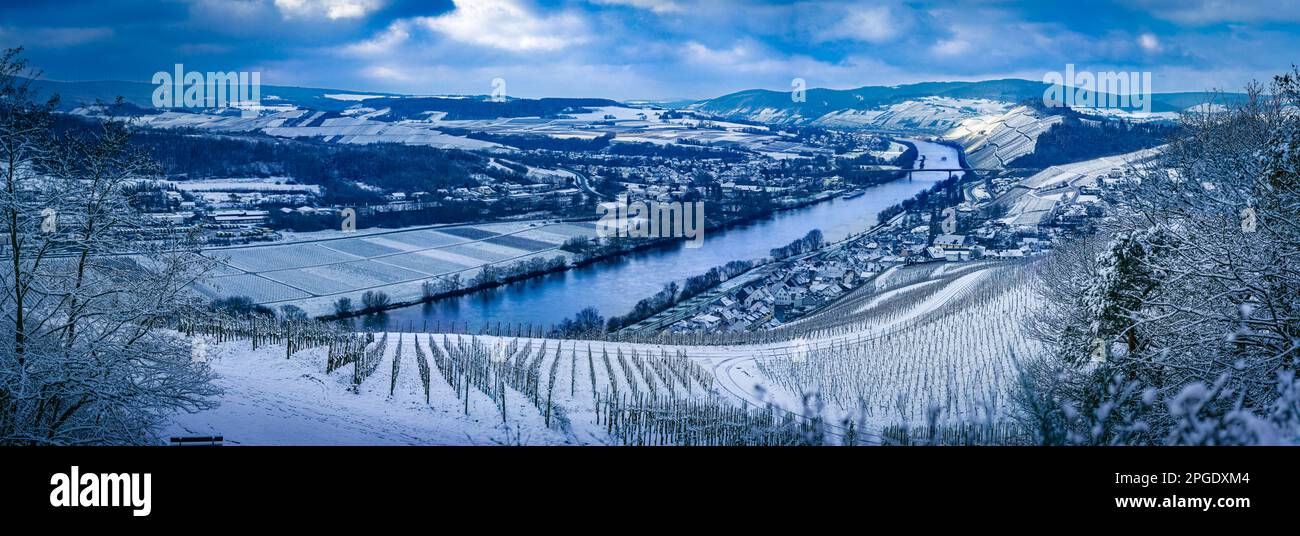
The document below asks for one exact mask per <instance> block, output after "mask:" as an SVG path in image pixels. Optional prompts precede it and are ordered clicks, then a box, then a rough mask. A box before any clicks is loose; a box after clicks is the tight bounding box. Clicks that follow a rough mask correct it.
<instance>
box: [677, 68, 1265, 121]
mask: <svg viewBox="0 0 1300 536" xmlns="http://www.w3.org/2000/svg"><path fill="white" fill-rule="evenodd" d="M1050 87H1051V86H1050V85H1049V84H1045V83H1043V82H1035V81H1032V80H1022V79H1015V78H1008V79H1002V80H986V81H980V82H922V83H917V84H907V85H901V86H864V87H860V88H856V89H824V88H814V89H809V90H807V91H806V92H805V94H804V97H805V99H804V100H803V101H802V102H795V101H794V100H793V99H792V92H790V91H772V90H765V89H751V90H745V91H738V92H736V93H731V94H728V95H723V96H720V97H715V98H712V99H706V100H702V101H699V102H697V103H695V104H694V105H692V107H691V108H693V109H695V110H699V111H700V112H704V113H708V114H712V115H718V116H722V117H734V118H742V119H750V120H766V121H767V122H775V123H787V124H815V123H816V122H818V120H821V119H823V118H826V121H824V122H827V123H831V122H842V121H840V119H841V118H842V116H843V115H844V114H845V113H850V114H851V113H853V112H865V111H878V110H887V109H889V108H890V107H894V106H898V105H901V104H904V103H909V102H912V101H925V100H928V101H931V102H935V103H944V104H946V105H948V106H949V107H952V106H956V107H958V108H961V107H964V106H966V107H968V106H969V104H970V103H969V101H996V102H1002V103H1007V104H1008V105H1014V104H1018V103H1021V102H1024V101H1026V100H1029V99H1042V97H1043V94H1044V93H1045V92H1046V91H1047V89H1048V88H1050ZM1097 96H1098V97H1101V98H1103V99H1104V98H1106V94H1098V95H1097ZM1220 98H1221V99H1225V100H1227V101H1229V102H1232V101H1237V100H1239V99H1241V98H1244V94H1241V93H1224V94H1218V93H1211V92H1181V93H1156V94H1153V95H1152V96H1151V111H1152V112H1154V113H1161V112H1178V111H1182V110H1185V109H1187V108H1190V107H1192V106H1196V105H1198V104H1203V103H1205V102H1208V101H1213V100H1215V99H1220ZM972 112H974V110H972ZM972 115H975V114H972ZM948 126H950V125H947V124H936V125H932V129H943V128H945V127H948Z"/></svg>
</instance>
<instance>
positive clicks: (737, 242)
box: [374, 140, 958, 329]
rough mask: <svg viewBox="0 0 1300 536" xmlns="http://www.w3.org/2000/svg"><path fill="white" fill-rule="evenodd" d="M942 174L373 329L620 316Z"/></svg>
mask: <svg viewBox="0 0 1300 536" xmlns="http://www.w3.org/2000/svg"><path fill="white" fill-rule="evenodd" d="M915 143H916V144H917V145H918V146H920V147H922V151H921V152H922V153H926V154H929V155H930V156H929V159H930V160H932V161H935V162H938V161H940V160H942V159H943V158H944V157H947V159H948V161H951V162H956V161H958V155H957V151H956V149H954V148H952V147H947V146H942V145H938V144H934V143H930V142H926V141H922V140H915ZM947 175H948V174H947V173H944V172H925V171H923V170H913V173H912V178H911V179H910V180H909V179H907V178H899V179H895V180H892V181H889V182H885V183H882V184H877V185H876V186H872V187H869V188H866V189H865V193H864V195H862V196H860V197H856V198H854V199H842V198H841V197H840V196H839V195H838V194H841V193H842V191H841V190H840V189H837V190H836V191H835V192H834V193H830V192H823V193H822V194H820V195H822V196H823V197H824V198H823V199H821V200H820V201H818V200H803V202H802V203H801V206H799V207H788V208H786V209H782V210H778V211H774V212H773V213H772V215H771V216H769V217H766V218H763V219H762V220H760V221H753V222H750V223H739V224H733V225H730V226H728V227H727V228H726V230H725V231H717V230H715V231H714V232H706V233H705V241H704V243H703V244H702V247H699V248H685V247H683V246H682V245H681V244H676V245H674V244H667V245H664V246H663V247H648V248H646V249H643V250H638V251H634V252H629V253H626V254H623V255H620V256H618V257H616V258H612V259H608V260H604V261H601V262H596V263H594V264H590V265H586V266H581V267H576V268H571V269H568V270H566V271H564V272H563V273H554V274H548V275H545V276H542V277H536V278H532V279H529V280H526V281H520V282H516V283H512V284H508V285H502V286H498V287H496V288H493V289H490V290H487V291H482V292H477V293H474V294H472V295H464V296H457V297H451V298H445V299H441V300H439V301H438V302H437V303H424V304H423V305H422V306H421V307H403V308H398V309H391V310H389V311H388V314H387V315H386V318H385V319H382V320H374V325H375V326H376V328H375V329H380V328H382V326H384V325H389V326H403V327H404V326H416V327H419V326H421V325H424V324H425V323H426V322H427V323H428V325H430V326H433V325H436V324H437V323H439V322H441V323H442V324H443V325H448V324H449V323H451V322H454V323H456V325H458V326H459V325H463V323H464V322H466V321H468V322H469V323H470V325H472V326H479V325H481V324H483V323H492V324H495V323H496V322H501V323H502V324H507V323H514V324H524V325H527V324H529V323H532V324H533V325H547V324H549V323H552V322H558V321H559V320H560V319H562V318H571V317H572V316H573V315H574V314H576V313H577V312H579V311H581V310H582V309H585V308H588V307H594V308H596V309H597V310H598V311H599V312H600V313H601V314H602V315H603V316H607V317H608V316H622V315H624V314H625V313H627V312H629V311H632V310H633V308H634V307H635V306H636V304H637V302H639V301H641V300H643V299H645V298H648V297H650V296H654V295H655V294H656V293H658V292H659V291H660V290H662V289H663V287H664V285H665V284H667V283H669V282H672V281H678V282H680V281H684V280H686V279H688V278H690V277H692V276H696V275H699V274H701V273H703V272H704V271H705V270H707V269H708V268H709V267H711V266H721V265H724V264H726V263H727V262H730V261H735V260H752V259H759V258H763V257H767V256H769V255H770V251H771V250H772V249H773V248H778V247H782V246H785V245H787V244H789V243H791V242H792V241H794V240H796V239H799V238H801V237H803V236H804V235H805V234H807V232H808V231H809V230H811V229H821V230H822V231H823V233H824V235H825V240H826V241H827V242H839V241H841V240H843V239H845V238H846V237H849V236H852V235H858V234H860V233H862V232H864V231H867V230H868V229H871V228H872V227H874V226H875V225H876V223H877V222H876V219H877V216H879V214H880V212H881V211H882V210H884V209H886V208H888V207H890V206H893V205H895V204H898V203H901V202H903V201H905V200H907V199H911V198H912V197H914V196H915V195H916V194H917V193H919V192H921V191H924V190H927V189H929V188H930V187H931V186H933V185H934V184H935V183H938V182H941V181H942V180H944V179H946V178H947Z"/></svg>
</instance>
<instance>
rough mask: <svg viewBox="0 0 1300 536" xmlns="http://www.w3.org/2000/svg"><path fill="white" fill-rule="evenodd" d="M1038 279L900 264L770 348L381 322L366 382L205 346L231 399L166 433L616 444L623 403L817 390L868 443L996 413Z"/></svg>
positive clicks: (789, 396) (283, 439)
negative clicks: (914, 426)
mask: <svg viewBox="0 0 1300 536" xmlns="http://www.w3.org/2000/svg"><path fill="white" fill-rule="evenodd" d="M1028 274H1029V272H1028V271H1027V268H1026V265H1025V264H1024V263H1021V262H1017V263H1008V262H983V263H965V264H945V263H939V264H931V265H923V266H915V267H908V268H905V269H896V270H891V271H888V272H886V273H884V274H882V275H881V276H879V278H878V279H877V281H876V284H870V285H865V286H864V287H863V288H862V289H860V290H858V291H855V292H854V293H851V294H850V295H848V296H846V297H845V298H844V299H842V300H841V301H840V302H837V303H836V304H834V305H833V306H832V307H830V308H829V309H827V310H825V311H823V312H822V313H819V314H817V315H813V316H811V317H809V318H808V319H807V320H806V321H804V322H801V323H798V324H796V325H795V326H793V327H791V328H789V329H787V330H786V331H785V332H784V333H785V334H786V335H787V337H786V338H785V340H781V341H779V342H769V343H763V344H748V345H731V346H725V345H708V346H699V345H690V346H677V345H665V344H651V343H631V342H604V341H586V340H557V339H545V338H536V337H529V336H518V335H511V336H506V335H502V336H493V335H465V334H428V333H419V334H417V333H388V334H376V341H375V342H374V343H372V344H371V345H370V347H371V348H380V347H382V351H381V354H380V355H379V360H378V362H377V364H376V365H374V367H373V369H372V370H373V373H372V374H370V375H369V376H365V375H364V374H363V375H362V376H364V379H363V380H362V381H360V382H359V383H356V382H355V378H356V376H355V373H356V372H357V371H356V370H355V368H356V367H357V366H358V365H357V363H349V364H345V365H343V366H342V367H341V368H339V369H338V370H335V371H333V372H331V373H329V374H326V373H325V368H326V353H327V352H326V350H325V349H323V348H318V349H313V350H303V351H300V352H298V353H296V354H294V355H293V356H292V357H291V358H288V359H286V358H285V355H284V349H283V347H282V346H275V345H271V346H263V347H261V348H259V349H258V350H256V351H254V350H252V349H251V348H250V347H249V345H248V343H247V342H233V343H223V344H219V345H218V344H215V343H209V344H208V347H209V348H216V351H215V353H214V354H213V358H212V359H211V361H210V362H209V363H210V366H211V367H212V368H213V370H214V371H215V372H216V373H217V375H218V379H217V385H218V386H219V387H221V388H222V389H224V391H225V393H224V394H223V395H222V397H221V405H220V406H219V407H218V408H216V409H213V410H208V411H204V412H200V413H196V414H184V415H178V416H177V417H176V418H175V419H174V421H173V423H172V425H171V426H170V428H169V429H168V430H165V432H166V433H172V434H179V433H184V434H192V435H198V434H204V435H206V434H221V435H224V436H225V437H226V438H227V440H228V441H229V442H231V443H232V444H425V443H432V444H494V443H500V444H619V443H622V442H625V441H627V440H628V438H627V436H626V435H620V434H618V433H611V432H610V430H611V426H610V420H609V419H610V417H609V413H610V411H611V410H610V401H611V400H617V401H621V403H623V404H633V405H635V404H636V402H635V401H637V400H640V401H641V402H640V403H641V404H643V405H653V406H654V407H658V408H669V407H685V406H687V405H689V404H695V405H696V406H697V407H704V408H717V409H713V410H708V411H722V410H723V409H724V408H732V410H735V411H740V409H739V408H762V407H767V408H774V409H776V410H777V411H779V412H782V413H786V412H788V413H789V414H794V415H804V416H808V415H809V414H810V412H811V410H810V409H809V407H808V405H807V404H806V403H805V402H806V400H805V398H804V396H803V395H805V394H816V395H817V396H818V397H819V398H820V400H822V401H823V402H825V407H824V408H823V409H822V410H821V412H820V414H821V415H822V416H824V417H826V418H827V419H828V424H829V426H830V429H831V435H832V436H833V438H834V437H841V436H842V435H843V432H844V427H843V426H844V424H845V423H846V419H850V420H852V421H853V422H854V423H855V424H856V427H857V429H858V430H859V433H860V434H861V435H860V438H862V437H865V438H866V439H867V440H868V441H870V440H871V438H872V437H875V436H874V434H875V432H873V430H880V429H881V427H883V426H887V425H891V424H900V423H918V422H922V421H924V420H925V419H926V418H927V416H931V415H938V416H939V417H942V418H958V417H961V418H971V417H975V418H980V419H988V420H990V421H998V420H1000V419H1004V418H1005V417H1006V407H1005V406H1006V404H1005V391H1006V389H1007V388H1008V387H1009V386H1010V385H1011V384H1012V383H1013V382H1014V375H1015V360H1016V359H1017V358H1020V357H1024V356H1026V355H1028V354H1031V353H1033V352H1035V351H1036V350H1037V347H1036V346H1035V345H1034V344H1033V343H1032V342H1031V341H1029V340H1028V339H1027V338H1026V337H1025V336H1024V335H1023V334H1022V333H1021V332H1020V329H1019V322H1018V319H1019V317H1021V316H1023V315H1024V314H1025V313H1027V312H1028V310H1029V309H1030V308H1031V307H1032V306H1033V305H1034V303H1035V298H1034V296H1035V295H1034V293H1033V289H1032V278H1031V277H1030V276H1029V275H1028ZM417 341H418V342H417ZM417 346H418V348H417ZM421 360H423V361H424V363H425V365H427V366H428V369H427V370H429V371H430V372H429V373H428V378H429V382H428V395H427V396H428V399H427V400H428V401H427V402H426V398H425V397H426V394H425V382H424V380H423V374H422V373H421V369H422V368H424V367H425V365H422V364H421V363H420V361H421ZM395 363H396V366H394V364H395ZM363 370H366V369H363ZM394 373H396V374H397V376H396V381H394V376H393V374H394ZM651 397H653V402H651ZM661 410H662V409H661ZM615 420H616V421H618V419H615Z"/></svg>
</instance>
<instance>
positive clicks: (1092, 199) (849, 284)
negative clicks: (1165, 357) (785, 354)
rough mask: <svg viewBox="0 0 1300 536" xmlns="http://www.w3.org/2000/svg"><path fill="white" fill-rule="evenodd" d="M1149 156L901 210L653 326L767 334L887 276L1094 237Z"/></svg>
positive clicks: (989, 186) (981, 187) (1025, 253)
mask: <svg viewBox="0 0 1300 536" xmlns="http://www.w3.org/2000/svg"><path fill="white" fill-rule="evenodd" d="M1148 156H1149V155H1147V154H1145V153H1144V154H1135V155H1124V156H1121V157H1106V158H1100V159H1096V160H1090V161H1085V162H1079V163H1075V164H1069V165H1066V166H1055V167H1052V168H1049V169H1046V170H1043V171H1041V172H1038V173H1035V174H1033V175H1030V176H1014V175H1009V176H999V177H987V178H973V179H969V180H966V181H959V182H958V183H957V187H959V188H960V191H961V197H962V199H963V200H962V201H961V202H960V203H958V204H956V205H953V206H946V207H944V206H940V205H941V204H932V205H929V206H924V207H920V208H919V209H913V210H908V211H904V212H902V213H899V214H897V215H895V216H894V217H892V218H891V219H889V221H886V222H884V223H881V224H879V225H877V226H876V227H875V228H873V229H871V230H869V231H866V232H864V233H862V234H861V235H858V236H853V237H849V238H847V239H845V240H844V241H842V242H839V243H835V244H828V245H826V246H825V247H823V248H821V249H819V250H817V251H815V252H812V253H809V254H805V255H799V256H795V257H791V258H790V259H787V260H785V261H781V262H778V263H776V264H774V265H767V266H765V267H764V268H761V269H756V270H755V271H756V272H757V271H758V270H762V275H761V277H752V278H751V279H752V280H748V281H745V282H744V283H741V284H733V285H731V286H730V287H729V289H728V291H727V292H722V293H718V295H716V296H714V297H713V299H711V300H709V301H707V302H702V301H696V302H693V303H691V304H688V305H687V306H690V307H695V310H694V311H692V312H691V313H690V314H684V312H683V311H682V310H681V309H678V310H675V311H674V310H669V311H665V312H664V313H661V314H660V315H659V316H660V318H659V320H662V318H664V317H671V318H680V320H676V321H674V322H671V323H669V324H668V325H667V328H666V329H668V330H669V331H671V332H673V333H720V332H743V331H757V330H765V329H774V328H777V327H780V326H782V325H784V324H788V323H791V322H793V321H795V320H797V319H799V318H802V317H805V316H807V315H809V314H811V313H813V312H816V311H818V310H820V309H823V308H824V307H826V306H827V305H829V304H831V303H834V302H835V301H836V300H838V299H840V298H841V297H843V296H845V295H846V294H848V293H849V292H852V291H853V290H856V289H858V288H859V287H861V286H863V285H864V284H866V283H868V282H870V281H872V280H873V278H874V277H876V276H877V275H879V274H882V273H884V272H886V271H888V270H890V269H891V268H895V267H900V266H908V265H916V264H923V263H965V262H971V261H982V260H1003V259H1020V258H1024V257H1029V256H1035V255H1041V254H1044V253H1046V252H1049V251H1051V249H1052V247H1053V244H1054V243H1055V242H1057V241H1058V240H1062V239H1066V238H1071V237H1077V236H1082V235H1084V234H1087V233H1089V232H1091V231H1092V229H1093V226H1094V225H1095V224H1096V223H1097V222H1098V221H1099V220H1100V218H1101V217H1103V216H1104V214H1105V210H1104V204H1105V203H1104V199H1105V197H1106V194H1107V193H1108V192H1109V191H1112V190H1113V189H1114V188H1116V187H1118V186H1120V185H1122V184H1124V183H1126V182H1127V181H1129V180H1132V170H1131V169H1125V168H1123V167H1121V164H1120V162H1123V160H1122V159H1123V158H1135V157H1136V160H1134V161H1140V160H1141V159H1142V158H1145V157H1148ZM972 175H973V173H972ZM934 197H938V196H934ZM739 277H745V275H742V276H739ZM654 320H656V319H654V318H652V319H650V321H651V323H653V321H654Z"/></svg>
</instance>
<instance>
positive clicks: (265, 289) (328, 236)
mask: <svg viewBox="0 0 1300 536" xmlns="http://www.w3.org/2000/svg"><path fill="white" fill-rule="evenodd" d="M579 235H586V236H595V228H594V226H593V225H591V224H589V223H550V224H548V223H540V222H533V223H527V222H524V223H521V222H509V223H492V224H481V225H467V226H455V227H438V228H417V229H404V230H391V231H386V230H369V231H366V232H361V233H356V234H344V233H339V232H335V231H330V232H322V233H302V234H297V235H294V236H292V237H291V238H290V240H288V241H286V242H284V243H275V244H267V245H250V246H240V247H229V248H217V249H211V250H206V251H204V252H203V254H204V255H205V256H208V257H210V258H212V259H215V260H217V261H219V263H218V265H217V268H216V269H215V270H214V271H213V272H212V274H211V275H210V276H209V277H208V278H206V279H205V280H203V281H201V282H200V283H198V284H197V285H196V286H195V287H196V290H198V291H199V292H200V293H201V294H203V295H205V296H208V297H225V296H248V297H250V298H252V299H253V301H255V302H257V303H259V304H263V305H267V306H272V307H277V306H280V305H286V304H292V305H296V306H299V307H302V308H303V309H304V310H305V311H307V313H308V314H312V315H319V314H326V313H329V312H332V311H331V306H332V303H333V302H334V300H336V299H338V298H339V297H341V296H348V297H350V298H352V299H353V300H354V301H356V300H358V299H359V297H360V294H361V293H362V292H364V291H365V290H380V291H383V292H386V293H388V294H389V295H390V296H391V297H392V298H393V299H394V300H411V299H416V298H418V297H419V295H420V285H421V283H423V282H424V281H427V280H429V279H433V278H436V277H439V276H447V275H451V274H458V275H460V276H461V278H462V280H467V279H469V278H472V277H473V276H474V275H476V274H477V273H478V272H479V271H480V270H481V269H482V267H483V266H486V265H489V264H500V265H505V264H509V263H512V262H515V261H518V260H524V259H528V258H531V257H535V256H544V257H546V258H551V257H555V256H557V255H563V256H566V257H567V256H568V254H567V253H565V252H563V251H560V250H559V246H560V245H561V244H563V243H564V241H565V240H567V239H569V238H571V237H574V236H579Z"/></svg>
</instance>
